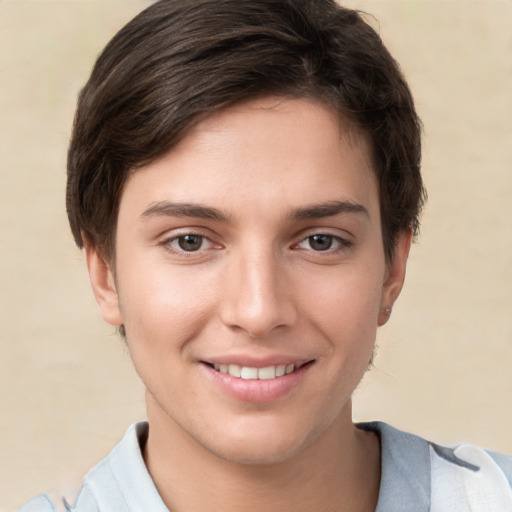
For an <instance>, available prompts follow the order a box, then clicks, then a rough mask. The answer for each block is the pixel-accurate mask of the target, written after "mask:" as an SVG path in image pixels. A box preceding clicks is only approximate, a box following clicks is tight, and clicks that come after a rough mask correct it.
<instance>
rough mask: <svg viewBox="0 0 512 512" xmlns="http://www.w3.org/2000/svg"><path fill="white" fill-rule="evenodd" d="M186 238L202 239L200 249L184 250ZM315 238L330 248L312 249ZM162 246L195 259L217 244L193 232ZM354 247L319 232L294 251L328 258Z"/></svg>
mask: <svg viewBox="0 0 512 512" xmlns="http://www.w3.org/2000/svg"><path fill="white" fill-rule="evenodd" d="M186 237H196V238H199V239H200V245H199V247H198V248H197V249H196V250H192V251H187V250H186V249H184V248H183V247H182V246H181V244H180V241H183V240H184V239H185V238H186ZM315 237H325V238H327V239H328V241H329V246H328V247H326V248H325V249H316V250H315V249H314V248H313V247H311V243H312V241H313V240H314V239H315ZM205 243H207V244H209V247H204V245H205ZM304 243H309V248H307V247H301V244H304ZM162 245H163V246H164V247H165V248H166V249H167V250H168V251H169V252H171V253H174V254H179V255H182V256H185V257H194V255H196V256H197V255H198V254H200V253H202V252H203V251H205V250H208V249H211V248H213V247H215V243H214V242H213V241H212V240H210V239H209V238H208V237H207V236H205V235H202V234H200V233H195V232H192V231H191V232H186V233H182V234H179V235H176V236H173V237H171V238H167V239H165V240H164V241H163V242H162ZM177 245H179V246H177ZM332 245H335V247H334V248H333V247H332ZM353 245H354V243H353V242H352V241H350V240H347V239H345V238H342V237H340V236H336V235H333V234H331V233H323V232H318V233H312V234H310V235H308V236H306V237H304V238H302V239H301V240H300V241H299V242H298V243H296V244H294V245H293V246H292V249H295V248H297V249H300V250H306V251H311V252H313V253H314V254H319V255H322V254H323V255H326V256H327V255H333V254H338V253H340V252H343V251H345V250H348V249H350V248H351V247H352V246H353ZM218 248H221V246H218Z"/></svg>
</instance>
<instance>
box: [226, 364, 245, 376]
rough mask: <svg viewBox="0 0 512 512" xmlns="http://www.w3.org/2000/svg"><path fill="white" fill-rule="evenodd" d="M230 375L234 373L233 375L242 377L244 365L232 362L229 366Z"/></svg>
mask: <svg viewBox="0 0 512 512" xmlns="http://www.w3.org/2000/svg"><path fill="white" fill-rule="evenodd" d="M228 373H229V375H233V377H241V376H242V367H241V366H238V365H237V364H230V365H229V366H228Z"/></svg>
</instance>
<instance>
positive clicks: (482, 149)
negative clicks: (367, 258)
mask: <svg viewBox="0 0 512 512" xmlns="http://www.w3.org/2000/svg"><path fill="white" fill-rule="evenodd" d="M147 4H148V2H147V1H146V2H143V1H141V0H138V1H135V0H122V1H113V0H103V1H92V0H74V1H72V0H68V1H64V0H62V1H49V0H33V1H28V0H0V237H1V238H0V240H1V241H0V243H1V251H0V290H1V293H0V326H1V329H2V334H1V336H0V355H1V356H0V365H1V366H0V390H1V395H0V396H1V411H2V412H1V414H0V510H11V509H14V508H15V507H17V506H19V505H20V504H21V503H22V502H24V501H25V500H27V499H28V498H30V497H31V496H33V495H34V494H36V493H39V492H42V491H46V490H54V491H57V492H64V493H67V492H72V491H73V490H74V489H75V487H76V485H77V484H78V482H79V479H80V477H81V476H82V475H83V474H84V473H85V472H86V471H87V469H89V468H90V467H91V466H92V465H93V464H94V463H95V462H97V461H98V460H99V459H100V458H102V457H103V456H104V455H106V453H108V451H109V450H110V448H111V447H113V445H114V444H115V443H116V442H117V441H118V439H119V438H120V437H121V436H122V434H123V433H124V431H125V429H126V427H127V426H128V424H129V423H131V422H133V421H136V420H138V419H141V418H143V416H144V406H143V392H142V389H141V386H140V385H139V383H138V381H137V378H136V377H135V375H134V373H133V371H132V369H131V366H130V362H129V359H128V356H127V354H126V351H125V350H124V348H123V344H122V342H121V341H120V340H119V339H118V338H117V337H116V335H115V334H114V332H113V330H112V329H111V328H110V327H108V326H106V325H104V324H103V323H102V322H101V321H100V319H99V316H98V314H97V309H96V305H95V302H94V299H93V297H92V294H91V293H90V290H89V285H88V282H87V277H86V273H85V266H84V261H83V257H82V255H81V254H80V252H79V251H78V250H77V249H75V248H74V247H73V244H72V240H71V235H70V233H69V230H68V227H67V224H66V218H65V212H64V197H63V196H64V182H65V181H64V180H65V157H66V145H67V140H68V135H69V129H70V124H71V119H72V115H73V107H74V102H75V99H76V95H77V92H78V90H79V88H80V86H81V85H82V84H83V82H84V81H85V79H86V77H87V74H88V72H89V70H90V67H91V65H92V63H93V60H94V58H95V56H96V55H97V53H98V52H99V50H100V49H101V48H102V47H103V45H104V44H105V43H106V42H107V40H108V39H109V38H110V36H112V35H113V33H114V31H115V30H117V29H118V28H120V27H121V25H122V24H124V22H125V21H127V20H128V19H129V18H131V17H132V15H134V14H135V13H136V12H138V11H139V10H141V9H142V8H143V7H144V6H145V5H147ZM347 4H348V5H352V6H359V7H361V8H363V9H365V10H367V11H369V12H372V13H374V14H375V15H376V16H377V18H378V19H379V20H380V32H381V34H382V37H383V38H384V40H385V41H386V42H387V43H388V46H389V47H390V49H391V51H392V53H393V54H394V55H395V57H396V58H397V60H398V61H399V62H400V63H401V64H402V67H403V69H404V71H405V74H406V76H407V77H408V79H409V80H410V83H411V86H412V88H413V91H414V92H415V96H416V101H417V106H418V109H419V112H420V114H421V116H422V118H423V121H424V124H425V157H424V176H425V181H426V183H427V186H428V189H429V194H430V201H429V204H428V207H427V210H426V212H425V215H424V218H423V230H422V237H421V240H420V243H419V244H418V245H417V246H416V247H415V248H414V250H413V252H412V255H411V261H410V267H409V274H408V280H407V283H406V287H405V290H404V292H403V295H402V297H401V299H400V300H399V303H398V304H397V307H396V308H395V311H394V312H393V317H392V320H391V323H390V324H389V325H388V326H386V327H385V328H383V329H382V330H381V332H380V333H379V340H378V341H379V345H380V347H381V348H380V350H379V356H378V358H377V362H376V366H377V368H376V369H374V370H373V371H372V372H371V373H370V374H369V375H367V377H366V378H365V381H364V383H363V384H362V385H361V387H360V389H359V390H358V391H357V393H356V397H355V415H356V419H359V420H366V419H374V418H378V419H383V420H386V421H388V422H391V423H393V424H394V425H396V426H398V427H400V428H403V429H406V430H410V431H413V432H416V433H419V434H421V435H423V436H427V437H429V438H433V439H435V440H438V441H440V442H447V443H452V442H457V441H462V440H464V441H470V442H473V443H477V444H481V445H484V446H487V447H490V448H493V449H496V450H501V451H505V452H512V434H511V430H510V424H511V421H512V402H511V398H510V397H511V395H512V376H511V372H510V368H511V367H512V348H511V347H512V314H511V313H512V30H511V27H512V2H511V1H509V0H503V1H498V0H496V1H492V0H490V1H481V2H466V1H457V0H452V1H447V2H437V1H432V0H428V1H427V0H424V1H417V0H409V1H384V0H374V1H370V0H368V1H366V0H360V1H357V0H351V1H349V2H347ZM374 23H375V22H374ZM2 507H3V508H2Z"/></svg>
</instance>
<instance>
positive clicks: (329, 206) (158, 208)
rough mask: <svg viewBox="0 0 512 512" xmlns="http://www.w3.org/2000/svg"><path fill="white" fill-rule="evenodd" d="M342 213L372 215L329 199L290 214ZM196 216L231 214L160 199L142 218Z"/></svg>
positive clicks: (314, 216) (310, 216)
mask: <svg viewBox="0 0 512 512" xmlns="http://www.w3.org/2000/svg"><path fill="white" fill-rule="evenodd" d="M340 213H358V214H363V215H365V216H366V217H368V218H369V217H370V214H369V213H368V210H367V209H366V208H365V207H364V206H363V205H362V204H359V203H354V202H352V201H327V202H325V203H318V204H313V205H310V206H305V207H303V208H298V209H295V210H292V212H291V213H290V214H289V215H288V218H289V220H291V221H301V220H308V219H321V218H323V217H333V216H334V215H339V214H340ZM161 216H163V217H196V218H199V219H209V220H217V221H220V222H228V221H229V219H230V216H229V215H227V214H226V213H224V212H222V211H221V210H219V209H217V208H212V207H210V206H204V205H201V204H193V203H171V202H169V201H158V202H156V203H153V204H152V205H151V206H149V208H147V209H146V210H144V212H143V213H142V215H141V218H142V219H149V218H152V217H161Z"/></svg>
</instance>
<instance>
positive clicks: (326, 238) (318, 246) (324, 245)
mask: <svg viewBox="0 0 512 512" xmlns="http://www.w3.org/2000/svg"><path fill="white" fill-rule="evenodd" d="M309 244H310V245H311V248H312V249H314V250H315V251H326V250H327V249H330V248H331V246H332V236H331V235H313V236H310V237H309Z"/></svg>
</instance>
